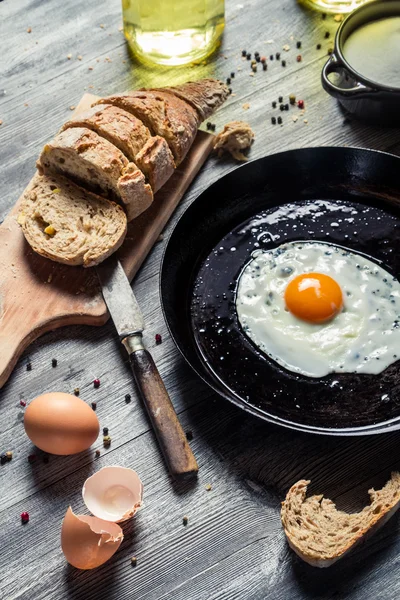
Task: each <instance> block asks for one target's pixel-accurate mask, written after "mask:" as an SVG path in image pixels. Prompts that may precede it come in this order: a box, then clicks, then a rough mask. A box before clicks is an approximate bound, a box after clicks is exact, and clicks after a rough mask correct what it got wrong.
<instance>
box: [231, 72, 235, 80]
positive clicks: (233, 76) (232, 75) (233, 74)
mask: <svg viewBox="0 0 400 600" xmlns="http://www.w3.org/2000/svg"><path fill="white" fill-rule="evenodd" d="M231 78H232V79H235V73H234V71H232V73H231Z"/></svg>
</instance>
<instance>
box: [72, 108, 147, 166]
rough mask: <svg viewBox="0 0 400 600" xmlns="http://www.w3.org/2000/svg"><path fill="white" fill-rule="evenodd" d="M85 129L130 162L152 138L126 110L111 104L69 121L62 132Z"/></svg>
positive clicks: (91, 109)
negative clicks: (106, 141) (89, 130)
mask: <svg viewBox="0 0 400 600" xmlns="http://www.w3.org/2000/svg"><path fill="white" fill-rule="evenodd" d="M71 127H85V128H87V129H91V130H92V131H94V132H96V133H97V134H98V135H100V136H101V137H103V138H105V139H106V140H108V141H109V142H110V143H111V144H114V146H116V147H117V148H118V149H119V150H120V151H121V152H122V153H123V154H124V155H125V156H126V158H127V159H128V160H130V161H133V162H134V161H135V159H136V155H137V154H138V152H140V151H141V150H142V148H143V146H144V145H145V144H146V142H147V141H148V140H149V139H150V138H151V133H150V131H149V129H148V128H147V127H146V126H145V125H144V124H143V123H142V121H140V119H137V118H136V117H134V116H133V115H132V114H131V113H129V112H127V111H126V110H122V109H121V108H118V107H117V106H112V105H111V104H103V105H101V104H100V105H97V106H94V107H92V108H90V109H89V110H87V111H85V112H84V113H81V114H79V115H76V117H74V118H73V119H70V120H69V121H67V122H66V123H65V124H64V125H63V126H62V128H61V130H60V131H65V130H66V129H70V128H71Z"/></svg>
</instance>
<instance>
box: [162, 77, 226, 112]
mask: <svg viewBox="0 0 400 600" xmlns="http://www.w3.org/2000/svg"><path fill="white" fill-rule="evenodd" d="M164 89H165V91H166V92H169V93H171V94H173V95H174V96H177V97H178V98H180V99H181V100H184V101H185V102H187V103H188V104H190V105H191V106H192V107H193V108H194V109H195V110H196V112H197V114H198V116H199V119H200V121H205V120H206V119H208V118H209V117H211V115H212V114H213V113H214V112H215V111H216V110H217V108H219V107H220V106H221V104H223V103H224V102H225V100H226V99H227V98H228V96H229V88H228V86H227V85H225V84H224V83H223V82H222V81H219V80H218V79H201V80H200V81H188V82H187V83H184V84H182V85H176V86H173V87H168V88H164ZM154 91H156V90H154Z"/></svg>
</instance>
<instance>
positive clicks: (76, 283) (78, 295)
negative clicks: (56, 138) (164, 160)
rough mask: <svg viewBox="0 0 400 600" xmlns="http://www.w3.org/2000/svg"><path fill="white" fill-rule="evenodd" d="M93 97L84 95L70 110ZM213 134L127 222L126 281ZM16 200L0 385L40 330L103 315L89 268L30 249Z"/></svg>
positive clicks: (9, 220) (1, 264) (3, 284)
mask: <svg viewBox="0 0 400 600" xmlns="http://www.w3.org/2000/svg"><path fill="white" fill-rule="evenodd" d="M96 99H97V97H96V96H93V95H91V94H85V95H84V96H83V98H82V100H81V101H80V103H79V105H78V106H77V108H76V111H75V113H77V112H82V111H83V110H86V109H87V108H88V107H89V106H90V105H91V104H92V102H94V101H95V100H96ZM213 139H214V136H212V135H210V134H208V133H205V132H202V131H199V133H198V135H197V137H196V140H195V141H194V144H193V146H192V148H191V150H190V152H189V154H188V156H187V157H186V159H185V160H184V161H183V163H182V164H181V165H180V166H179V167H178V169H177V170H176V172H175V173H174V175H173V176H172V177H171V179H170V180H169V181H168V182H167V183H166V184H165V186H163V188H162V189H161V190H160V191H159V192H158V193H157V194H156V196H155V199H154V202H153V204H152V206H151V207H150V208H149V209H148V210H147V211H146V212H144V213H143V214H142V215H140V216H139V217H138V218H137V219H135V220H134V221H133V222H132V223H130V225H129V227H128V234H127V237H126V240H125V242H124V244H123V245H122V247H121V248H120V249H119V251H118V255H119V258H120V260H121V262H122V265H123V267H124V269H125V272H126V274H127V275H128V277H129V279H130V280H132V279H133V277H134V276H135V274H136V273H137V271H138V269H139V268H140V266H141V264H142V263H143V261H144V259H145V258H146V256H147V254H148V253H149V251H150V249H151V248H152V246H153V244H154V243H155V241H156V240H157V238H158V237H159V235H160V233H161V231H162V230H163V228H164V227H165V224H166V223H167V221H168V219H169V218H170V216H171V215H172V213H173V211H174V210H175V208H176V206H177V205H178V203H179V201H180V200H181V198H182V196H183V194H184V193H185V191H186V190H187V188H188V187H189V185H190V183H191V182H192V181H193V179H194V178H195V176H196V175H197V173H198V171H199V169H200V168H201V166H202V165H203V164H204V162H205V160H206V159H207V157H208V155H209V154H210V152H211V149H212V144H213ZM35 177H37V175H35V176H34V178H33V179H32V181H31V182H30V183H29V185H28V188H29V187H30V186H31V185H32V183H33V181H34V180H35ZM20 202H21V198H20V199H19V200H18V202H17V204H16V205H15V206H14V208H13V209H12V211H11V212H10V214H9V215H8V216H7V217H6V219H5V220H4V221H3V223H2V224H1V225H0V273H1V274H0V388H1V387H2V386H3V385H4V384H5V382H6V381H7V379H8V377H9V376H10V374H11V372H12V369H13V368H14V366H15V364H16V362H17V360H18V358H19V357H20V355H21V354H22V352H23V351H24V350H25V348H27V346H28V345H29V344H30V343H31V342H32V341H33V340H35V339H36V338H38V337H39V336H40V335H42V334H43V333H45V332H47V331H51V330H53V329H57V328H58V327H62V326H64V325H72V324H74V325H76V324H85V325H103V324H104V323H105V322H106V321H107V319H108V317H109V314H108V312H107V308H106V305H105V303H104V300H103V297H102V295H101V291H100V287H99V283H98V280H97V276H96V272H95V270H93V269H84V268H83V267H68V266H66V265H61V264H58V263H55V262H52V261H50V260H48V259H45V258H42V257H41V256H39V255H37V254H35V253H34V252H33V251H32V250H31V248H30V246H29V245H28V244H27V242H26V241H25V238H24V236H23V234H22V231H21V228H20V227H19V225H18V223H17V220H16V218H17V215H18V210H19V208H18V207H19V204H20Z"/></svg>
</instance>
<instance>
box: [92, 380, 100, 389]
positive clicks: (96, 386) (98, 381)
mask: <svg viewBox="0 0 400 600" xmlns="http://www.w3.org/2000/svg"><path fill="white" fill-rule="evenodd" d="M93 387H95V388H96V389H97V388H99V387H100V379H95V380H94V381H93Z"/></svg>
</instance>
